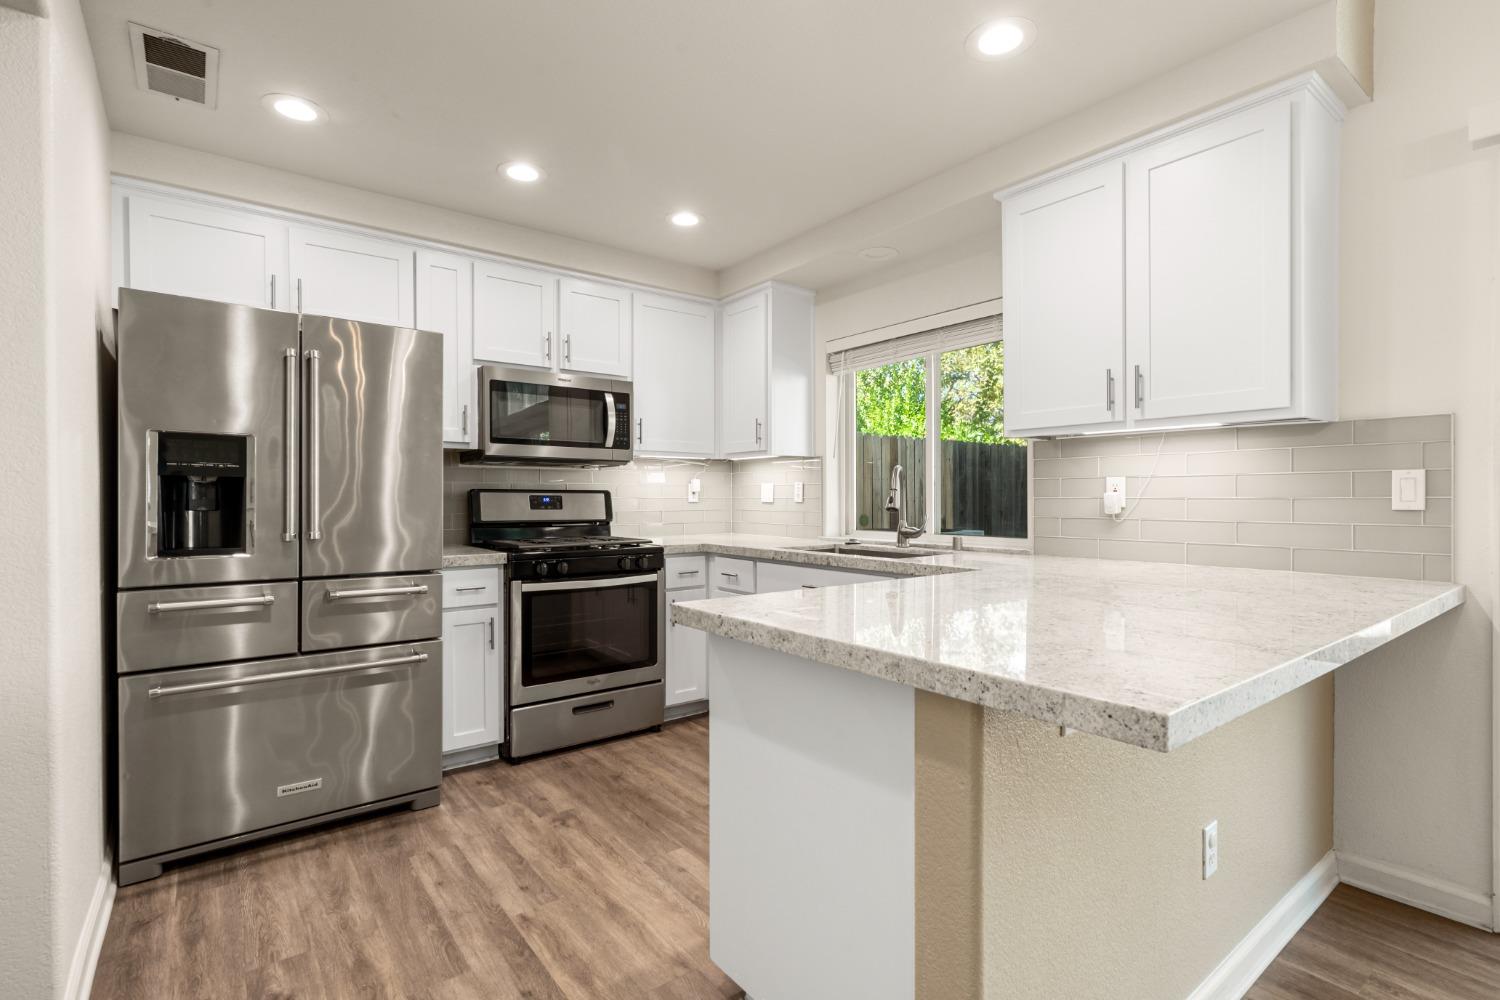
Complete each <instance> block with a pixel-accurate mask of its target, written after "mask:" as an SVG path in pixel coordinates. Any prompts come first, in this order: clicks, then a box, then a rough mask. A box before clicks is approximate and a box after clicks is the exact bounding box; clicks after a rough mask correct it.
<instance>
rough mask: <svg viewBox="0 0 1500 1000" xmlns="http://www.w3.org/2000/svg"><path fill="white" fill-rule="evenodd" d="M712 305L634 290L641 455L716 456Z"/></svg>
mask: <svg viewBox="0 0 1500 1000" xmlns="http://www.w3.org/2000/svg"><path fill="white" fill-rule="evenodd" d="M716 370H717V369H716V367H715V365H714V307H713V306H712V305H710V304H709V303H706V302H695V301H693V300H691V299H674V298H670V297H668V296H665V295H652V294H649V293H646V292H637V293H636V295H635V373H636V374H635V395H634V404H635V414H636V426H635V427H633V428H631V431H632V433H633V435H634V437H635V444H634V447H635V451H636V453H637V454H641V453H646V454H664V455H683V456H689V457H694V458H712V457H713V455H714V444H715V437H714V419H713V417H714V411H715V406H714V403H715V398H714V383H715V381H716V379H715V378H714V373H715V371H716Z"/></svg>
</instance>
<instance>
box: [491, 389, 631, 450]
mask: <svg viewBox="0 0 1500 1000" xmlns="http://www.w3.org/2000/svg"><path fill="white" fill-rule="evenodd" d="M605 417H606V414H605V412H604V394H603V393H601V392H598V391H595V390H590V389H579V388H575V387H573V386H556V385H538V384H537V383H534V382H510V381H504V380H501V379H491V380H490V426H489V432H490V442H491V443H493V444H534V445H548V444H550V445H575V446H582V447H587V448H603V447H607V442H605V440H604V423H605Z"/></svg>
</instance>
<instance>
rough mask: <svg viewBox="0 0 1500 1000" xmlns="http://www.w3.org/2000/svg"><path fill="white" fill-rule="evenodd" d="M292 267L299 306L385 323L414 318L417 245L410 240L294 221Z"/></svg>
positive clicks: (407, 324) (401, 323) (317, 313)
mask: <svg viewBox="0 0 1500 1000" xmlns="http://www.w3.org/2000/svg"><path fill="white" fill-rule="evenodd" d="M291 271H292V283H293V289H292V291H293V294H294V295H295V296H297V299H299V300H300V311H301V312H304V313H309V314H312V315H315V316H336V317H338V318H340V319H353V320H361V321H363V322H367V323H383V324H385V325H387V326H404V327H410V326H413V325H414V324H415V323H416V310H415V305H414V303H415V300H416V296H415V284H416V250H415V248H413V247H411V246H408V245H406V244H403V243H397V242H395V241H393V240H382V239H376V238H374V237H370V236H357V235H354V234H352V233H344V232H338V231H335V230H331V229H314V228H310V227H303V226H293V227H291ZM297 305H298V303H297V302H294V306H293V307H294V308H296V307H297Z"/></svg>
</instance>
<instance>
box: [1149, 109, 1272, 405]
mask: <svg viewBox="0 0 1500 1000" xmlns="http://www.w3.org/2000/svg"><path fill="white" fill-rule="evenodd" d="M1291 114H1292V111H1291V104H1290V102H1278V103H1275V104H1268V105H1263V106H1261V107H1258V108H1251V109H1249V110H1247V111H1242V112H1240V113H1238V114H1235V115H1232V116H1230V117H1228V118H1225V119H1223V120H1221V121H1218V122H1214V123H1212V124H1209V125H1205V126H1203V127H1202V128H1197V129H1193V130H1192V131H1191V132H1189V133H1187V134H1185V135H1182V136H1179V137H1178V138H1176V139H1172V140H1169V141H1167V142H1164V143H1161V144H1160V145H1156V146H1151V147H1149V148H1147V149H1144V150H1142V151H1141V152H1139V153H1136V154H1135V155H1133V156H1131V157H1130V158H1129V159H1128V160H1127V161H1126V164H1125V171H1126V178H1127V179H1126V185H1127V192H1126V217H1127V218H1128V219H1129V220H1130V222H1129V242H1128V245H1127V265H1126V266H1127V272H1128V274H1129V279H1128V280H1129V285H1128V288H1127V301H1128V302H1129V311H1128V316H1129V319H1128V338H1129V361H1130V365H1131V374H1132V382H1133V383H1134V386H1135V390H1136V391H1133V392H1132V396H1131V399H1132V405H1133V406H1134V407H1135V413H1136V417H1137V418H1138V419H1142V420H1150V419H1154V418H1158V417H1190V416H1201V415H1208V414H1220V413H1232V412H1234V411H1237V410H1262V409H1270V408H1273V407H1282V406H1287V405H1289V404H1290V403H1291V401H1292V292H1291V276H1292V237H1291V225H1292V188H1291V177H1292V158H1291V157H1292V151H1291V129H1292V120H1291ZM1137 366H1139V370H1140V375H1139V377H1136V376H1135V369H1136V368H1137Z"/></svg>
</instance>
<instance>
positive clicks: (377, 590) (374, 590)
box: [328, 583, 427, 601]
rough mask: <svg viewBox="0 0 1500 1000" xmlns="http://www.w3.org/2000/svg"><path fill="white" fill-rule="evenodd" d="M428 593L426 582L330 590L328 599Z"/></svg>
mask: <svg viewBox="0 0 1500 1000" xmlns="http://www.w3.org/2000/svg"><path fill="white" fill-rule="evenodd" d="M425 593H427V585H426V584H425V583H418V584H413V585H411V586H407V587H368V588H366V589H364V590H330V591H329V592H328V599H329V600H330V601H348V600H353V599H354V598H356V597H416V596H418V595H420V594H425Z"/></svg>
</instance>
